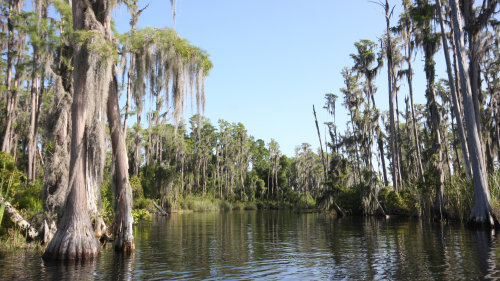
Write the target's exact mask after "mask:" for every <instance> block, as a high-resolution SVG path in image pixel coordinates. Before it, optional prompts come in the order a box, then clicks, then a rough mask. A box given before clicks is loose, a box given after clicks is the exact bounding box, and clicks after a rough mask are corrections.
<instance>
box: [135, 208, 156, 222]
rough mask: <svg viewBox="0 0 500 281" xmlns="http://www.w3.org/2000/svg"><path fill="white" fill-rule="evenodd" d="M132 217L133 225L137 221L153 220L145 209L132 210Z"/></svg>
mask: <svg viewBox="0 0 500 281" xmlns="http://www.w3.org/2000/svg"><path fill="white" fill-rule="evenodd" d="M132 217H133V218H134V223H138V222H139V221H151V220H152V219H153V217H152V216H151V213H149V211H148V210H146V209H136V210H132Z"/></svg>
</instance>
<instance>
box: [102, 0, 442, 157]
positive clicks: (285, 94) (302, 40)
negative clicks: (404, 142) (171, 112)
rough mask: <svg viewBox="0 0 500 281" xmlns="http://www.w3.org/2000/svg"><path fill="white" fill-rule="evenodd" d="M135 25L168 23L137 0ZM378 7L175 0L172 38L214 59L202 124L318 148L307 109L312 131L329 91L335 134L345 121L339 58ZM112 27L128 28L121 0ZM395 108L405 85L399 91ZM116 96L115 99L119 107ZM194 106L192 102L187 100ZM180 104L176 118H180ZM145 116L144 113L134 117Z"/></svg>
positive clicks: (379, 21)
mask: <svg viewBox="0 0 500 281" xmlns="http://www.w3.org/2000/svg"><path fill="white" fill-rule="evenodd" d="M401 2H402V1H389V4H390V5H391V7H392V6H395V8H394V16H393V18H392V19H391V26H394V25H396V23H397V20H398V18H399V14H400V13H401V12H402V9H403V8H402V6H401ZM148 3H150V5H149V7H148V8H147V9H146V10H145V11H144V12H143V14H142V15H141V17H140V18H139V24H138V28H142V27H146V26H154V27H164V26H168V27H173V17H172V11H171V8H170V2H169V1H168V0H151V1H149V0H148V1H143V0H140V1H139V7H140V9H142V8H143V7H145V6H146V5H147V4H148ZM376 9H378V10H380V7H379V6H378V5H376V4H374V3H371V2H368V1H366V0H349V1H348V0H312V1H304V0H301V1H299V0H273V1H269V0H266V1H264V0H252V1H248V0H238V1H234V0H212V1H200V0H177V18H176V24H175V29H176V30H177V32H178V34H179V36H181V37H183V38H186V39H188V40H189V41H190V42H191V44H193V45H195V46H198V47H200V48H202V49H204V50H206V51H207V52H208V53H209V54H210V59H211V61H212V63H213V65H214V67H213V69H212V70H211V72H210V75H209V76H208V77H207V78H206V83H205V92H206V108H205V112H204V115H205V116H206V117H208V118H209V119H210V120H211V122H212V124H214V125H216V124H217V121H218V120H219V119H224V120H226V121H228V122H231V123H233V122H234V123H239V122H241V123H242V124H243V125H244V126H245V128H246V129H247V131H248V134H249V135H252V136H254V137H255V139H262V140H264V141H265V142H266V143H268V142H270V140H271V138H273V139H275V140H276V141H277V142H278V143H279V145H280V147H281V151H282V152H283V153H284V154H285V155H287V156H289V157H291V156H294V148H295V146H297V145H300V144H302V143H309V144H311V145H312V148H313V150H315V151H316V149H317V148H318V147H319V140H318V135H317V131H316V126H315V123H314V115H313V110H312V107H313V105H315V107H316V112H317V117H318V122H319V124H320V131H321V135H322V136H321V137H322V139H323V140H324V137H325V136H324V134H325V126H324V125H323V123H324V122H332V121H333V117H332V116H330V115H329V114H328V113H327V112H326V110H325V109H323V106H324V104H325V99H324V97H325V94H326V93H333V94H336V95H338V96H339V99H338V102H337V107H336V109H337V115H336V123H337V125H338V126H339V128H340V130H341V131H342V132H343V131H344V130H345V129H346V125H345V124H346V122H347V121H348V119H349V116H348V114H347V111H346V110H345V109H344V108H343V106H342V105H341V103H342V101H343V96H342V94H341V93H340V91H339V89H340V88H342V87H344V84H343V78H342V76H341V74H340V72H341V71H342V69H343V68H344V67H346V66H347V67H352V66H353V61H352V59H351V58H350V57H349V54H351V53H356V48H355V47H354V43H355V42H357V41H359V40H361V39H369V40H372V41H375V42H378V41H379V39H378V38H379V37H381V36H382V35H383V34H384V32H385V28H386V22H385V17H384V16H383V15H382V14H381V13H380V12H379V11H377V10H376ZM112 16H113V17H114V18H115V23H116V28H117V30H118V31H119V32H127V31H129V29H130V25H129V20H130V16H129V13H128V11H127V9H126V7H125V6H122V7H121V8H120V7H118V8H116V9H115V11H114V12H113V14H112ZM423 64H424V61H423V55H422V54H421V53H418V54H417V55H416V57H415V60H414V62H413V63H412V66H413V67H414V73H415V75H414V98H415V103H417V104H418V103H421V104H424V103H425V85H426V81H425V74H424V72H423ZM444 65H445V64H444V54H443V52H442V51H441V50H440V51H439V52H438V53H437V54H436V73H437V76H438V77H437V79H436V80H438V79H439V78H446V77H447V76H446V72H445V68H444ZM375 84H376V86H377V87H378V92H377V94H376V97H375V98H376V104H377V106H378V107H379V108H380V109H381V110H383V111H385V110H388V108H389V95H388V92H387V68H384V69H383V70H382V72H381V74H380V75H379V76H378V77H377V79H376V81H375ZM399 95H400V98H399V103H400V106H399V107H400V109H404V108H405V105H404V97H405V96H406V95H408V87H407V86H406V85H403V86H402V87H401V89H400V94H399ZM124 96H125V95H122V99H121V100H120V103H121V106H123V105H124V104H125V100H124ZM194 108H196V106H194ZM191 114H192V112H191V107H190V106H188V110H187V112H186V116H185V118H186V119H187V118H189V117H190V115H191ZM143 120H145V118H143Z"/></svg>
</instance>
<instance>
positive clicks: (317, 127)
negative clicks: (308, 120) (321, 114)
mask: <svg viewBox="0 0 500 281" xmlns="http://www.w3.org/2000/svg"><path fill="white" fill-rule="evenodd" d="M313 112H314V120H315V121H316V130H318V138H319V147H320V148H321V160H322V161H323V172H324V174H325V181H326V180H327V178H326V164H325V157H324V155H323V145H322V144H321V135H320V133H319V126H318V118H316V110H315V109H314V104H313ZM370 159H371V155H370Z"/></svg>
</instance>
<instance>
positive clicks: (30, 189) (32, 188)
mask: <svg viewBox="0 0 500 281" xmlns="http://www.w3.org/2000/svg"><path fill="white" fill-rule="evenodd" d="M42 188H43V183H42V182H41V181H36V182H35V184H27V185H24V184H21V185H20V186H19V188H18V189H17V192H16V194H15V195H14V198H13V202H15V204H17V209H18V210H19V211H21V212H22V213H24V214H26V216H27V217H30V216H32V215H34V214H36V213H39V212H42V211H43V201H42Z"/></svg>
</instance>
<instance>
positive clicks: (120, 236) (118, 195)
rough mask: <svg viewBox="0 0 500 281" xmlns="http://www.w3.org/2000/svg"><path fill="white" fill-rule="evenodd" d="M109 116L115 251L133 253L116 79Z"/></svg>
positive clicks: (130, 208) (124, 151) (128, 189)
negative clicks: (112, 168) (112, 156)
mask: <svg viewBox="0 0 500 281" xmlns="http://www.w3.org/2000/svg"><path fill="white" fill-rule="evenodd" d="M107 114H108V121H109V126H110V132H111V144H112V147H113V155H114V159H115V177H114V178H113V180H114V181H115V185H116V189H115V224H116V229H115V237H116V238H115V249H116V250H118V251H124V252H131V251H134V249H135V244H134V236H133V234H132V223H133V222H134V219H133V217H132V191H131V188H130V182H129V178H128V157H127V149H126V146H125V138H124V134H123V131H122V130H121V122H120V121H121V118H120V108H119V106H118V90H117V81H116V77H115V76H114V75H113V80H112V81H111V82H110V89H109V95H108V103H107Z"/></svg>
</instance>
